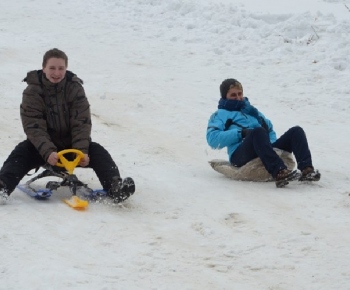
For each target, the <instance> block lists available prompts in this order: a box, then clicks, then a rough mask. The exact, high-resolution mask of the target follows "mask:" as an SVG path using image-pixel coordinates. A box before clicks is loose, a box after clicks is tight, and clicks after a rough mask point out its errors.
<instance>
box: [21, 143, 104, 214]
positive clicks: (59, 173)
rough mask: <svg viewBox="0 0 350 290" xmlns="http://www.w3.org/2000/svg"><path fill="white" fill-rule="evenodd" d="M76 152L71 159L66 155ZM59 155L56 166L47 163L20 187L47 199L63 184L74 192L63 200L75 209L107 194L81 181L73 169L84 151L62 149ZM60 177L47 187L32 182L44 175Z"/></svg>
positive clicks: (35, 196) (39, 197)
mask: <svg viewBox="0 0 350 290" xmlns="http://www.w3.org/2000/svg"><path fill="white" fill-rule="evenodd" d="M72 153H74V154H75V159H74V160H73V161H69V160H68V159H67V158H66V157H65V156H64V155H65V154H72ZM57 154H58V157H59V162H58V163H57V164H56V166H50V165H45V166H44V167H43V168H44V169H45V170H44V171H43V172H42V173H40V174H38V175H37V176H35V177H33V178H31V179H30V180H28V181H27V182H26V183H25V184H20V185H18V186H17V188H18V189H20V190H21V191H23V192H25V193H27V194H28V195H30V196H32V197H34V198H36V199H47V198H49V197H50V196H51V195H52V192H53V191H54V190H57V189H58V188H59V187H61V186H67V187H69V189H70V192H71V193H72V196H71V197H70V198H66V199H63V201H64V202H65V203H66V204H67V205H69V206H70V207H72V208H74V209H85V208H86V207H87V206H88V204H89V203H88V200H94V199H96V198H97V197H102V196H106V195H107V192H106V191H104V190H102V189H101V190H93V189H91V188H89V187H88V185H87V184H84V183H83V182H81V181H80V180H79V179H78V178H77V176H76V175H75V174H73V171H74V169H75V167H76V166H77V165H78V164H79V162H80V159H81V158H82V157H84V153H83V152H81V151H80V150H77V149H67V150H62V151H60V152H58V153H57ZM50 176H53V177H59V178H61V179H62V181H60V182H59V181H49V182H48V183H47V184H46V188H43V189H35V188H34V187H33V186H32V183H33V182H34V181H36V180H38V179H41V178H43V177H50ZM77 193H79V195H80V196H84V197H85V198H86V199H82V198H80V197H78V196H77Z"/></svg>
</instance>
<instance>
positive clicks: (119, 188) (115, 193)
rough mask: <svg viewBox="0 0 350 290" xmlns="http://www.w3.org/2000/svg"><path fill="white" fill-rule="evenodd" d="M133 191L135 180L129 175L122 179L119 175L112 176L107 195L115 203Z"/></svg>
mask: <svg viewBox="0 0 350 290" xmlns="http://www.w3.org/2000/svg"><path fill="white" fill-rule="evenodd" d="M134 192H135V182H134V180H133V179H132V178H131V177H126V178H125V179H124V180H123V179H121V178H120V177H114V178H113V183H112V187H111V189H110V190H109V193H108V195H109V196H110V197H111V198H112V199H113V200H114V202H116V203H121V202H123V201H125V200H127V199H128V198H129V197H130V195H132V194H134Z"/></svg>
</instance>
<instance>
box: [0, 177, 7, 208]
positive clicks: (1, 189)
mask: <svg viewBox="0 0 350 290" xmlns="http://www.w3.org/2000/svg"><path fill="white" fill-rule="evenodd" d="M8 198H9V194H8V193H7V190H6V185H5V184H4V183H3V182H2V181H1V180H0V204H5V203H6V201H7V200H8Z"/></svg>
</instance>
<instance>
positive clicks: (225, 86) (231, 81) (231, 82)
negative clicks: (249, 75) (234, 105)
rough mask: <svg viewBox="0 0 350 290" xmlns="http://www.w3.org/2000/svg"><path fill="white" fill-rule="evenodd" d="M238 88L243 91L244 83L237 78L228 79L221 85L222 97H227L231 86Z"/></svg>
mask: <svg viewBox="0 0 350 290" xmlns="http://www.w3.org/2000/svg"><path fill="white" fill-rule="evenodd" d="M235 87H236V88H238V89H240V90H242V91H243V87H242V84H241V83H240V82H239V81H237V80H236V79H226V80H224V81H223V82H222V83H221V85H220V94H221V98H223V99H226V95H227V92H228V91H229V89H231V88H235Z"/></svg>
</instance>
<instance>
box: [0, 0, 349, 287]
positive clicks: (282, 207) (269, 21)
mask: <svg viewBox="0 0 350 290" xmlns="http://www.w3.org/2000/svg"><path fill="white" fill-rule="evenodd" d="M272 2H273V1H269V0H260V1H258V0H247V1H242V2H241V1H229V0H215V1H214V0H204V1H195V0H188V1H185V0H169V1H160V0H147V1H140V0H129V1H127V0H125V1H112V0H91V1H82V0H76V1H70V2H66V1H54V0H47V1H38V0H33V1H25V0H18V1H11V2H10V1H3V2H2V3H1V11H2V12H1V16H0V18H1V27H0V72H1V74H0V96H1V99H2V106H1V109H0V112H1V114H0V116H1V117H0V118H1V133H2V135H1V138H0V145H1V146H0V153H1V154H0V162H1V163H2V162H3V161H5V159H6V158H7V156H8V154H9V153H10V152H11V150H12V149H13V148H14V147H15V146H16V145H17V143H18V142H20V141H21V140H23V139H24V138H25V136H24V133H23V130H22V127H21V121H20V116H19V104H20V102H21V97H22V91H23V89H24V88H25V85H24V83H22V82H21V80H22V79H23V78H24V77H25V75H26V73H27V71H30V70H33V69H40V68H41V63H42V56H43V54H44V52H45V51H47V50H48V49H51V48H53V47H57V48H59V49H62V50H63V51H65V52H66V53H67V54H68V57H69V65H68V67H69V69H70V70H71V71H73V72H74V73H76V74H77V75H78V76H79V77H80V78H81V79H83V80H84V83H85V85H84V88H85V90H86V93H87V96H88V98H89V101H90V104H91V110H92V113H93V135H92V138H93V140H94V141H96V142H99V143H101V144H102V145H103V146H105V147H106V149H108V150H109V152H110V153H111V155H112V156H113V158H114V159H115V161H116V163H117V164H118V166H119V169H120V171H121V174H122V176H123V177H125V176H132V177H133V178H134V179H135V182H136V193H135V195H134V196H133V197H132V198H130V200H128V201H127V202H126V203H125V204H124V205H123V206H115V207H113V206H109V205H101V204H90V206H89V208H88V210H86V211H85V212H79V211H74V210H73V209H71V208H69V207H68V206H67V205H65V204H64V203H63V202H62V200H61V199H62V198H63V197H64V196H65V194H67V192H59V193H57V194H56V195H53V196H52V197H51V198H50V200H48V201H44V202H39V201H36V200H33V199H31V198H29V197H28V196H26V195H24V194H23V193H22V192H20V191H18V190H16V191H15V192H14V193H13V194H12V196H11V200H10V201H9V202H8V204H6V205H1V206H0V218H1V228H2V230H1V235H0V241H1V245H2V246H1V247H0V261H1V265H0V289H4V290H5V289H6V290H9V289H16V290H17V289H84V290H85V289H101V290H107V289H160V290H163V289H171V290H172V289H239V290H241V289H243V290H250V289H252V290H253V289H254V290H255V289H264V290H265V289H266V290H267V289H268V290H292V289H293V290H294V289H307V290H310V289H314V290H316V289H317V290H319V289H325V290H329V289H337V290H338V289H342V290H345V289H349V283H350V274H349V271H348V268H349V267H348V266H349V261H350V254H349V250H348V246H349V244H350V235H349V234H348V230H349V226H350V196H349V195H350V178H349V172H350V164H349V162H348V160H347V157H348V156H349V155H350V146H349V145H350V141H349V137H348V135H349V133H350V129H349V128H350V119H349V114H350V87H349V85H348V82H349V76H350V65H349V63H350V45H349V44H350V38H349V30H350V10H349V9H348V7H350V1H349V0H338V1H336V0H333V1H330V0H328V1H326V0H324V1H321V0H312V1H308V3H305V1H300V0H297V1H293V5H291V3H290V1H286V0H283V1H279V3H278V4H276V3H272ZM229 77H234V78H237V79H238V80H240V81H241V82H242V84H243V87H244V93H245V95H246V96H248V97H249V99H250V101H251V103H252V104H253V105H254V106H257V107H258V108H259V110H260V111H262V112H263V113H264V114H265V115H266V116H267V117H268V118H269V119H270V120H272V122H273V124H274V127H275V130H276V132H277V133H278V135H280V134H282V133H284V131H286V130H287V129H288V128H290V127H292V126H294V125H300V126H302V127H303V128H304V129H305V131H306V133H307V137H308V140H309V144H310V148H311V151H312V155H313V161H314V164H315V167H316V168H318V169H319V170H320V171H321V173H322V179H321V181H320V182H319V183H317V184H298V183H295V184H291V185H290V186H288V187H287V188H285V189H277V188H276V187H275V185H274V183H253V182H239V181H233V180H230V179H228V178H225V177H224V176H223V175H220V174H218V173H217V172H215V171H213V170H212V169H211V168H210V166H209V164H208V161H209V160H211V159H214V158H220V159H227V156H226V151H225V150H222V151H214V150H212V149H211V148H209V146H208V145H207V144H206V140H205V132H206V126H207V121H208V118H209V116H210V114H211V113H212V112H214V111H215V110H216V107H217V102H218V100H219V85H220V83H221V81H222V80H223V79H225V78H229ZM76 174H77V175H78V176H79V177H81V179H84V181H86V182H88V183H89V185H91V186H94V187H97V188H98V187H99V183H98V180H97V178H96V176H95V175H94V173H93V172H92V171H90V169H85V170H84V169H77V172H76Z"/></svg>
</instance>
